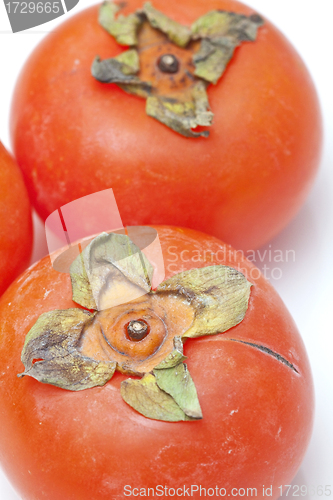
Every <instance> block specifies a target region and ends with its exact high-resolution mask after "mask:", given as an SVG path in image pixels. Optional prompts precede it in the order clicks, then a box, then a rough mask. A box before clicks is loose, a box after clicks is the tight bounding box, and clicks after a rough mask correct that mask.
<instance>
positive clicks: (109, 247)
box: [70, 233, 154, 310]
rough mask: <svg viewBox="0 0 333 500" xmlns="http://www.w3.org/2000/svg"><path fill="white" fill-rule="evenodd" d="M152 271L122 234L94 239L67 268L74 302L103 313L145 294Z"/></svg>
mask: <svg viewBox="0 0 333 500" xmlns="http://www.w3.org/2000/svg"><path fill="white" fill-rule="evenodd" d="M153 272H154V268H153V266H152V265H151V264H150V262H149V261H148V259H147V258H146V256H145V255H144V254H143V253H142V252H141V250H140V249H139V248H138V247H137V246H136V245H134V243H133V242H132V241H131V240H130V238H129V237H128V236H126V235H124V234H116V233H111V234H107V233H103V234H101V235H99V236H97V237H96V238H95V239H94V240H93V241H92V242H91V243H90V244H89V245H88V246H87V247H86V248H85V249H84V250H83V252H82V253H81V254H80V255H79V256H78V257H77V258H76V259H75V261H74V262H73V264H72V265H71V268H70V274H71V281H72V289H73V300H74V301H75V302H77V303H78V304H81V305H82V306H84V307H86V308H88V309H98V310H103V309H107V308H109V307H113V306H115V305H118V304H124V303H126V302H129V301H130V300H134V298H137V297H140V296H141V295H144V294H145V293H148V292H149V291H150V289H151V280H152V276H153Z"/></svg>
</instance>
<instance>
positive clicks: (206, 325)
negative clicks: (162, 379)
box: [156, 265, 252, 338]
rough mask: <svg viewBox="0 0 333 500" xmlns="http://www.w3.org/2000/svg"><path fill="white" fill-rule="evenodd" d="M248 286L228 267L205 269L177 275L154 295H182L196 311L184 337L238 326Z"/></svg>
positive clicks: (247, 299) (208, 333)
mask: <svg viewBox="0 0 333 500" xmlns="http://www.w3.org/2000/svg"><path fill="white" fill-rule="evenodd" d="M251 286H252V285H251V283H250V282H249V281H247V279H246V278H245V276H244V275H243V274H242V273H240V272H239V271H237V270H236V269H233V268H232V267H227V266H221V265H218V266H208V267H203V268H199V269H191V270H190V271H185V272H184V273H180V274H176V275H174V276H172V277H171V278H169V279H168V280H166V281H164V282H163V283H161V284H160V285H159V286H158V287H157V289H156V292H157V293H158V292H162V291H164V292H172V293H178V294H181V295H183V296H184V297H185V298H186V299H187V300H188V301H189V302H190V304H191V305H192V307H194V308H195V317H194V321H193V324H192V326H191V327H190V328H189V329H188V330H187V331H186V332H185V334H184V335H183V338H186V337H200V336H202V335H214V334H215V333H222V332H225V331H226V330H229V328H232V327H233V326H235V325H237V324H238V323H240V322H241V321H242V320H243V318H244V316H245V314H246V311H247V308H248V301H249V296H250V288H251Z"/></svg>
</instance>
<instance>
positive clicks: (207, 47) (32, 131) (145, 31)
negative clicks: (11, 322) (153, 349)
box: [11, 0, 322, 250]
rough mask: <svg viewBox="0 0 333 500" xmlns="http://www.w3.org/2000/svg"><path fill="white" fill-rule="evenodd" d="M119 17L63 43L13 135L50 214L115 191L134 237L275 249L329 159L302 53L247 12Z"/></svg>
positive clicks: (34, 85) (213, 9) (36, 61)
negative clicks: (145, 230) (180, 237)
mask: <svg viewBox="0 0 333 500" xmlns="http://www.w3.org/2000/svg"><path fill="white" fill-rule="evenodd" d="M105 5H106V6H107V5H109V6H111V7H110V9H111V11H110V10H109V11H108V10H107V11H106V12H104V13H103V12H102V13H101V14H100V19H99V10H100V5H98V6H94V7H91V8H88V9H87V10H84V11H82V12H80V13H78V14H77V15H76V16H73V17H71V18H70V19H68V20H67V21H66V22H64V23H63V24H61V25H60V26H59V27H58V28H57V29H56V30H54V31H53V32H52V33H50V34H49V35H48V36H47V37H46V38H45V39H44V40H43V41H42V42H41V44H40V45H39V46H38V47H37V48H36V49H35V51H34V52H33V53H32V54H31V56H30V58H29V59H28V61H27V63H26V65H25V66H24V68H23V70H22V72H21V75H20V77H19V79H18V82H17V85H16V89H15V92H14V97H13V103H12V111H11V136H12V142H13V148H14V151H15V155H16V158H17V161H18V163H19V165H20V167H21V169H22V171H23V174H24V177H25V180H26V183H27V186H28V189H29V193H30V197H31V200H32V202H33V204H34V206H35V208H36V210H37V212H38V213H39V214H40V216H41V217H42V218H44V219H46V218H47V216H48V215H49V214H50V213H52V212H53V211H54V210H56V209H57V208H59V207H60V206H62V205H65V204H66V203H68V202H70V201H72V200H74V199H77V198H80V197H82V196H84V195H88V194H91V193H93V192H97V191H101V190H103V189H106V188H113V190H114V193H115V197H116V200H117V203H118V206H119V210H120V213H121V215H122V218H123V222H124V224H127V225H135V224H139V225H140V224H174V225H179V226H185V227H191V228H193V229H198V230H201V231H204V232H207V233H209V234H214V235H215V236H217V237H220V238H222V239H223V240H224V241H228V242H229V243H231V244H232V245H233V246H234V247H236V248H242V249H244V250H248V249H253V248H256V247H258V246H260V245H262V244H264V243H265V242H267V241H268V240H269V239H271V238H272V237H273V236H274V235H276V234H277V233H278V232H279V231H280V230H281V229H283V228H284V227H285V226H286V224H287V223H288V222H289V221H290V220H291V218H292V217H293V216H294V215H295V214H296V212H297V211H298V210H299V208H300V207H301V205H302V204H303V202H304V200H305V198H306V196H307V194H308V192H309V189H310V187H311V185H312V182H313V180H314V177H315V174H316V171H317V168H318V164H319V158H320V151H321V141H322V127H321V114H320V109H319V104H318V99H317V94H316V90H315V88H314V85H313V82H312V80H311V77H310V75H309V73H308V71H307V69H306V67H305V65H304V63H303V61H302V60H301V58H300V57H299V55H298V54H297V53H296V51H295V49H294V48H293V47H292V46H291V44H290V43H289V42H288V41H287V40H286V38H285V37H284V36H283V35H282V34H281V33H280V32H279V31H278V30H277V29H276V28H275V27H274V26H273V25H272V24H271V23H270V22H269V21H268V20H266V19H261V17H260V16H259V15H258V14H257V13H255V12H254V11H253V10H252V9H251V8H250V7H247V6H245V5H243V4H241V3H239V2H236V1H235V0H206V1H204V2H203V1H201V0H181V1H180V2H179V1H176V0H172V1H169V2H165V1H164V0H154V1H153V5H150V4H145V5H144V2H143V0H129V1H127V2H120V1H119V2H114V3H110V4H104V6H105ZM165 16H166V17H165ZM226 20H227V22H226ZM124 26H125V30H124ZM126 30H127V31H126ZM136 35H137V38H138V39H136ZM213 59H214V64H213V65H211V64H210V63H211V62H212V60H213ZM91 68H92V71H91ZM221 75H222V76H221ZM125 90H126V91H127V92H125ZM128 92H130V94H129V93H128ZM133 93H134V94H136V95H133ZM143 98H144V99H145V100H144V99H143ZM146 111H147V112H146ZM154 118H157V120H158V121H157V120H156V119H154ZM166 125H168V126H166ZM208 133H210V135H209V137H207V135H208ZM184 136H187V137H184Z"/></svg>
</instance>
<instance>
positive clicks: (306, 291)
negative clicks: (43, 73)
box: [0, 0, 333, 500]
mask: <svg viewBox="0 0 333 500" xmlns="http://www.w3.org/2000/svg"><path fill="white" fill-rule="evenodd" d="M0 1H1V0H0ZM166 1H167V0H166ZM179 1H181V0H179ZM92 3H94V2H93V1H91V0H80V2H79V5H77V6H76V7H75V8H74V9H73V10H72V11H71V12H70V13H68V14H66V15H65V16H62V17H60V18H59V19H57V20H55V21H52V22H50V23H47V24H44V25H42V26H40V27H38V28H34V29H31V30H28V31H25V32H22V33H17V34H12V33H11V30H10V25H9V22H8V19H7V16H6V12H5V7H4V4H3V3H2V2H1V4H0V68H1V78H0V139H1V141H2V142H3V143H4V144H5V146H7V147H8V148H9V149H10V140H9V131H8V120H9V108H10V101H11V94H12V89H13V86H14V84H15V81H16V79H17V76H18V74H19V71H20V69H21V67H22V65H23V63H24V61H25V60H26V58H27V56H28V55H29V53H30V52H31V51H32V50H33V48H34V47H35V46H36V45H37V44H38V42H39V41H40V40H41V39H42V38H43V37H44V36H45V35H46V33H47V32H49V31H51V30H52V29H53V28H54V27H55V26H56V25H58V24H59V23H60V22H62V21H63V20H64V19H65V17H66V18H68V17H69V16H71V15H73V14H75V13H76V12H77V11H79V10H81V9H83V8H85V7H87V6H89V5H91V4H92ZM249 4H250V5H251V6H252V7H253V8H254V9H255V10H256V11H258V12H259V13H261V14H263V15H264V16H265V17H267V18H268V19H270V20H271V21H273V22H274V24H275V25H276V26H277V27H278V28H280V30H281V31H282V32H283V33H284V34H285V35H286V36H287V37H288V38H289V40H290V41H291V42H292V43H293V44H294V46H295V47H296V49H297V50H298V51H299V53H300V54H301V56H302V57H303V59H304V61H305V63H306V64H307V66H308V68H309V70H310V72H311V74H312V76H313V79H314V81H315V84H316V86H317V90H318V93H319V97H320V100H321V105H322V111H323V120H324V130H325V143H324V150H323V158H322V162H321V169H320V172H319V175H318V178H317V181H316V183H315V185H314V187H313V190H312V192H311V194H310V197H309V198H308V201H307V202H306V204H305V206H304V207H303V208H302V210H301V212H300V213H299V215H298V216H297V217H296V218H295V219H294V221H293V222H292V223H291V224H290V225H289V226H288V227H287V228H286V229H285V230H284V231H283V232H282V233H281V234H280V235H279V236H278V237H277V238H275V239H274V240H273V241H271V242H270V243H269V244H267V245H266V246H265V247H264V248H262V249H260V254H259V253H257V254H256V257H257V260H256V264H257V266H258V267H260V268H262V267H263V266H264V264H266V265H267V266H268V267H270V268H272V267H274V266H275V265H276V264H274V263H273V264H272V263H270V262H269V258H268V257H269V255H268V253H269V250H272V251H273V250H275V249H279V250H282V251H283V252H285V251H287V250H294V251H295V261H292V260H293V259H290V260H289V262H284V263H282V264H281V263H279V264H278V265H279V267H281V269H282V277H280V278H279V279H273V278H272V279H271V282H272V283H273V285H274V286H275V287H276V289H277V290H278V292H279V293H280V295H281V296H282V298H283V300H284V302H285V303H286V305H287V307H288V309H289V310H290V312H291V313H292V315H293V317H294V319H295V321H296V323H297V325H298V327H299V329H300V332H301V334H302V336H303V339H304V341H305V344H306V347H307V350H308V354H309V357H310V362H311V365H312V369H313V376H314V381H315V390H316V418H315V426H314V432H313V436H312V440H311V443H310V446H309V449H308V452H307V454H306V456H305V459H304V462H303V464H302V466H301V469H300V471H299V472H298V474H297V476H296V478H295V479H294V484H298V485H303V484H306V485H308V486H310V485H314V486H318V485H329V484H330V485H332V494H331V497H332V499H333V451H332V450H333V368H332V367H333V357H332V348H333V341H332V337H333V319H332V312H333V265H332V262H333V168H332V166H333V140H332V139H333V68H332V65H333V50H332V49H333V42H332V36H333V33H332V32H333V0H317V1H316V2H310V1H309V0H249ZM35 229H36V240H35V246H34V253H33V259H32V262H34V261H35V260H38V259H39V258H40V257H42V256H43V255H45V254H46V253H47V248H46V244H45V238H44V231H43V225H42V223H41V222H40V221H39V220H38V218H37V217H36V216H35ZM265 251H266V255H265ZM261 259H263V261H262V262H261ZM0 404H1V402H0ZM289 496H290V495H289ZM303 498H304V497H303ZM308 498H310V497H308ZM312 498H313V497H312ZM18 499H19V497H18V496H17V494H16V493H15V492H14V490H13V489H12V487H11V485H10V484H9V483H8V481H7V479H6V478H5V476H4V475H3V474H2V473H1V470H0V500H18ZM94 500H95V499H94ZM96 500H97V499H96ZM110 500H111V499H110Z"/></svg>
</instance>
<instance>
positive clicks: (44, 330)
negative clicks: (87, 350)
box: [19, 309, 116, 391]
mask: <svg viewBox="0 0 333 500" xmlns="http://www.w3.org/2000/svg"><path fill="white" fill-rule="evenodd" d="M94 315H95V314H92V313H90V312H88V311H83V310H82V309H67V310H65V311H60V310H59V311H51V312H47V313H44V314H42V315H41V316H40V317H39V318H38V320H37V322H36V323H35V325H34V326H33V327H32V328H31V330H30V331H29V333H28V334H27V337H26V339H25V343H24V347H23V350H22V356H21V359H22V363H23V364H24V367H25V371H24V372H23V373H21V374H20V375H19V377H23V376H25V375H29V376H30V377H33V378H35V379H36V380H38V381H39V382H43V383H44V384H51V385H55V386H57V387H61V388H62V389H67V390H70V391H80V390H83V389H90V388H91V387H96V386H102V385H104V384H105V383H106V382H107V381H108V380H110V379H111V377H112V376H113V374H114V372H115V369H116V363H114V362H108V361H98V360H94V359H91V358H88V357H85V356H82V355H81V354H80V352H79V351H78V344H79V341H80V337H81V335H82V330H83V328H84V326H85V325H87V323H89V322H90V321H91V320H92V319H93V317H94Z"/></svg>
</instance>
